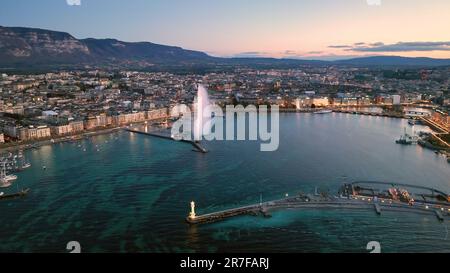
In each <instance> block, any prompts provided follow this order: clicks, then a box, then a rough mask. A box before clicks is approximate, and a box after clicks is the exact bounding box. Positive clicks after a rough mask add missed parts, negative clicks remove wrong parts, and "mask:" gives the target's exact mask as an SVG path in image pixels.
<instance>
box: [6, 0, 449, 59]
mask: <svg viewBox="0 0 450 273" xmlns="http://www.w3.org/2000/svg"><path fill="white" fill-rule="evenodd" d="M238 4H239V5H238ZM2 6H3V7H2V9H1V10H0V18H1V19H0V25H3V26H23V27H35V28H45V29H52V30H58V31H64V32H69V33H71V34H72V35H74V36H75V37H76V38H88V37H92V38H116V39H119V40H123V41H129V42H136V41H149V42H153V43H158V44H166V45H174V46H180V47H183V48H186V49H192V50H199V51H203V52H206V53H208V54H210V55H212V56H219V57H275V58H300V59H322V60H333V59H344V58H353V57H362V56H377V55H398V56H407V57H433V58H450V41H448V40H449V39H448V30H447V29H446V26H448V25H450V18H448V16H445V15H446V13H448V10H450V3H449V2H448V1H443V0H432V1H420V0H413V1H404V0H400V1H388V0H384V1H367V0H348V1H330V0H321V1H309V0H306V1H295V2H294V1H287V0H285V1H258V5H254V2H253V1H243V2H241V1H240V2H239V3H238V2H237V1H226V2H225V1H221V2H218V1H216V2H214V3H211V2H207V1H202V0H197V1H190V2H189V3H184V2H183V1H176V0H175V1H151V2H149V1H142V0H136V1H132V3H123V2H122V1H108V2H107V3H106V1H102V0H97V1H92V0H84V1H83V0H82V1H72V0H71V1H67V0H44V1H39V2H38V1H33V2H31V3H30V1H23V0H19V1H9V0H7V1H4V3H3V4H2ZM237 7H239V8H237ZM37 14H39V16H38V15H37ZM129 15H133V16H129ZM121 17H123V18H121Z"/></svg>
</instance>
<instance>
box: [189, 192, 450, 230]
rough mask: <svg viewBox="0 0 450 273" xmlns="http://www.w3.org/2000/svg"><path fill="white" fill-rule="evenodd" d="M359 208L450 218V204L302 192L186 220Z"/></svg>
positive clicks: (193, 222)
mask: <svg viewBox="0 0 450 273" xmlns="http://www.w3.org/2000/svg"><path fill="white" fill-rule="evenodd" d="M302 208H303V209H358V210H367V209H369V210H370V209H372V210H374V211H375V212H376V213H377V214H381V213H382V211H384V210H387V211H396V212H413V213H420V214H434V215H436V217H437V218H438V219H439V220H440V221H443V220H448V219H450V206H443V205H430V204H423V203H415V204H413V205H409V204H406V203H402V202H399V201H393V200H390V199H380V198H379V199H378V200H374V198H368V197H364V196H353V195H352V196H349V197H342V196H341V197H336V196H333V197H322V196H317V195H316V196H312V195H303V194H300V195H298V196H296V197H290V198H284V199H280V200H276V201H271V202H265V203H259V204H254V205H249V206H243V207H238V208H233V209H229V210H223V211H218V212H213V213H208V214H203V215H198V216H195V217H190V216H188V217H187V218H186V222H187V223H189V224H192V225H195V224H206V223H212V222H218V221H223V220H226V219H229V218H231V217H236V216H241V215H253V216H257V215H262V216H264V217H270V214H269V211H270V210H278V209H302Z"/></svg>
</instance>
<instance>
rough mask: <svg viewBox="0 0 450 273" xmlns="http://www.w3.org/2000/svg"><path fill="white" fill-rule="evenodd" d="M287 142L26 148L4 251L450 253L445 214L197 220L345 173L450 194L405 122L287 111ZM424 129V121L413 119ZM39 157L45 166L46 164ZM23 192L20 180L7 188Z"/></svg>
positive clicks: (335, 180)
mask: <svg viewBox="0 0 450 273" xmlns="http://www.w3.org/2000/svg"><path fill="white" fill-rule="evenodd" d="M280 120H281V124H280V147H279V149H278V151H276V152H270V153H264V152H260V151H259V148H260V143H258V142H247V141H241V142H207V143H205V146H206V147H207V149H208V150H209V151H210V153H208V154H200V153H196V152H193V151H192V147H191V146H190V145H187V144H183V143H175V142H169V141H166V140H161V139H156V138H151V137H147V136H143V135H137V134H130V133H127V132H118V133H114V134H110V135H102V136H96V137H93V138H91V139H88V140H83V141H80V142H77V143H62V144H55V145H51V146H45V147H42V148H40V149H39V150H32V151H27V152H26V153H25V154H26V157H27V159H28V160H29V161H31V163H32V165H33V166H32V167H31V168H30V169H28V170H26V171H25V172H22V173H19V174H18V175H19V179H18V181H17V182H16V184H17V185H18V186H19V187H29V188H31V192H30V194H29V196H27V197H26V198H24V199H17V200H8V201H1V202H0V211H1V217H0V223H1V229H0V252H66V250H65V248H66V244H67V242H69V241H79V242H80V243H81V246H82V251H83V252H367V250H366V245H367V243H368V242H369V241H379V242H380V243H381V246H382V251H383V252H450V238H448V237H449V235H448V224H449V221H448V220H447V221H445V222H439V221H437V219H436V217H435V216H434V215H432V214H430V215H429V216H427V215H416V214H408V213H394V212H383V214H382V215H381V216H377V215H376V214H375V212H374V211H363V210H362V211H349V210H281V211H277V212H274V213H273V217H272V218H270V219H264V218H259V217H251V216H243V217H237V218H233V219H230V220H227V221H224V222H220V223H214V224H209V225H201V226H195V227H190V226H189V225H187V224H185V223H184V219H185V217H186V216H187V214H188V213H189V210H190V206H189V202H190V201H191V200H195V201H196V204H197V210H198V213H199V214H202V213H207V212H212V211H216V210H221V209H225V208H231V207H234V206H239V205H246V204H253V203H258V202H259V199H260V195H261V194H262V196H263V199H264V200H270V199H278V198H281V197H283V196H284V195H285V194H286V193H289V194H291V195H294V194H296V193H298V192H313V191H314V188H315V187H319V188H323V189H329V190H330V191H331V192H336V191H337V190H338V188H339V186H340V185H341V184H342V183H344V182H351V181H355V180H377V181H392V182H398V183H408V184H413V185H423V186H429V187H435V188H437V189H440V190H443V191H445V192H450V164H448V163H447V161H446V159H445V158H444V157H442V156H437V155H435V154H434V152H432V151H430V150H425V149H422V148H421V147H419V146H401V145H397V144H395V140H396V139H398V138H399V137H400V135H401V134H402V133H403V128H404V127H408V124H407V121H406V120H401V119H391V118H384V117H371V116H355V115H348V114H337V113H333V114H330V115H311V114H281V117H280ZM416 130H426V128H424V127H422V128H421V127H417V126H416ZM42 166H46V167H47V169H46V170H44V169H43V168H42ZM15 189H16V185H14V186H13V187H12V188H11V189H9V191H13V190H15Z"/></svg>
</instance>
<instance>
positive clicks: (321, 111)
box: [314, 110, 333, 115]
mask: <svg viewBox="0 0 450 273" xmlns="http://www.w3.org/2000/svg"><path fill="white" fill-rule="evenodd" d="M331 113H333V110H320V111H317V112H314V114H316V115H324V114H331Z"/></svg>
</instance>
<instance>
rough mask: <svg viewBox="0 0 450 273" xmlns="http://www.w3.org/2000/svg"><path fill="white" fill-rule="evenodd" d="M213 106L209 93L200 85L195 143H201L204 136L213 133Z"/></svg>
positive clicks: (195, 123)
mask: <svg viewBox="0 0 450 273" xmlns="http://www.w3.org/2000/svg"><path fill="white" fill-rule="evenodd" d="M211 110H212V105H211V102H210V100H209V96H208V91H207V90H206V88H205V87H204V86H203V85H201V84H199V85H198V89H197V102H196V103H195V121H194V141H196V142H199V141H201V140H202V139H203V136H205V135H207V134H208V132H210V131H211V114H212V111H211Z"/></svg>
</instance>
